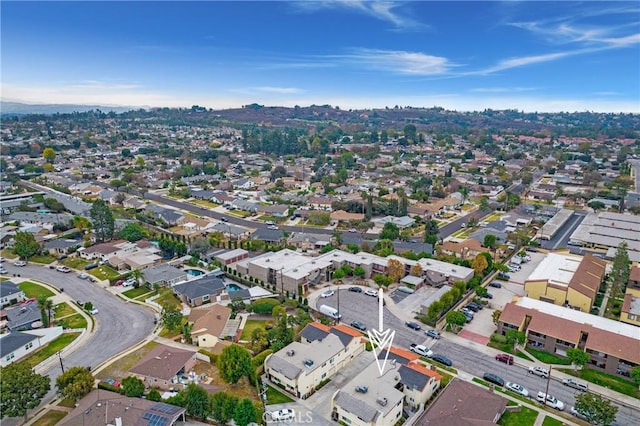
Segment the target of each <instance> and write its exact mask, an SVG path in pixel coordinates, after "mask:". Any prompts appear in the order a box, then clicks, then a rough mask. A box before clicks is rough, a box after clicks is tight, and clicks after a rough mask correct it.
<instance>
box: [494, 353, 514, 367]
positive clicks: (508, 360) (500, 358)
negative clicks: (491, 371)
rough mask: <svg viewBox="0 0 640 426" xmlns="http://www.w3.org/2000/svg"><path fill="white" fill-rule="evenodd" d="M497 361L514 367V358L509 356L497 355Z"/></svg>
mask: <svg viewBox="0 0 640 426" xmlns="http://www.w3.org/2000/svg"><path fill="white" fill-rule="evenodd" d="M496 361H500V362H504V363H505V364H507V365H513V356H511V355H509V354H498V355H496Z"/></svg>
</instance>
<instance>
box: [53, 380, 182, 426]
mask: <svg viewBox="0 0 640 426" xmlns="http://www.w3.org/2000/svg"><path fill="white" fill-rule="evenodd" d="M185 413H186V410H185V409H184V408H182V407H178V406H177V405H171V404H167V403H164V402H153V401H150V400H148V399H142V398H131V397H128V396H125V395H121V394H119V393H116V392H111V391H108V390H104V389H95V390H93V391H91V393H89V395H87V396H85V397H84V398H82V399H81V400H79V401H78V403H77V404H76V408H75V409H74V410H73V411H71V412H70V413H69V414H67V415H66V416H65V417H64V418H63V419H62V420H61V421H60V423H58V424H59V425H66V426H84V425H100V424H108V425H146V426H156V425H157V426H160V425H162V426H173V425H175V424H176V423H177V422H178V421H180V424H182V423H183V422H185V421H186V414H185Z"/></svg>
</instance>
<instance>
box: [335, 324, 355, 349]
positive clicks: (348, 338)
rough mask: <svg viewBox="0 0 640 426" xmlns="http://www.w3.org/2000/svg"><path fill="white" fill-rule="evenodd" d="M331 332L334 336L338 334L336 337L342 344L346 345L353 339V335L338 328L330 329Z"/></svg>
mask: <svg viewBox="0 0 640 426" xmlns="http://www.w3.org/2000/svg"><path fill="white" fill-rule="evenodd" d="M331 334H335V335H336V336H338V338H339V339H340V341H341V342H342V344H343V345H345V346H347V345H348V344H349V343H350V342H351V341H352V340H353V336H351V335H349V334H347V333H345V332H343V331H340V330H336V329H335V328H332V329H331Z"/></svg>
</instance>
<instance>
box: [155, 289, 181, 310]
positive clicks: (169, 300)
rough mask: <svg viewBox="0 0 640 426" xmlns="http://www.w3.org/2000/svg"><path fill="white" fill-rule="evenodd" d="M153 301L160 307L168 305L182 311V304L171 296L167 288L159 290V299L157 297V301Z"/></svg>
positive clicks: (173, 295)
mask: <svg viewBox="0 0 640 426" xmlns="http://www.w3.org/2000/svg"><path fill="white" fill-rule="evenodd" d="M153 301H154V302H156V303H157V304H158V305H160V306H163V305H165V304H169V305H174V306H177V307H178V308H179V309H182V303H181V302H180V300H179V299H178V298H177V297H176V295H175V294H173V291H172V290H171V289H170V288H168V287H167V288H163V289H162V290H160V297H158V298H157V299H154V300H153Z"/></svg>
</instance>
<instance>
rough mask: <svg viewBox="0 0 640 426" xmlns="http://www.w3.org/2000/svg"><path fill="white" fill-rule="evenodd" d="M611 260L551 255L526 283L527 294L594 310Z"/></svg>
mask: <svg viewBox="0 0 640 426" xmlns="http://www.w3.org/2000/svg"><path fill="white" fill-rule="evenodd" d="M606 265H607V262H606V261H604V260H603V259H599V258H597V257H595V256H594V255H592V254H591V253H587V254H585V255H584V257H580V256H573V255H562V254H557V253H550V254H548V255H547V256H546V257H545V258H544V259H543V260H542V262H540V263H539V264H538V266H537V267H536V269H535V270H534V271H533V272H532V273H531V274H530V275H529V277H528V278H527V279H526V280H525V282H524V289H525V291H526V292H527V296H529V297H531V298H533V299H538V300H542V301H544V302H549V303H554V304H556V305H567V306H571V307H572V308H575V309H580V310H581V311H583V312H590V311H591V307H592V306H593V303H594V302H595V299H596V295H597V293H598V289H599V288H600V284H601V283H602V280H604V276H605V273H606Z"/></svg>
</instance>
